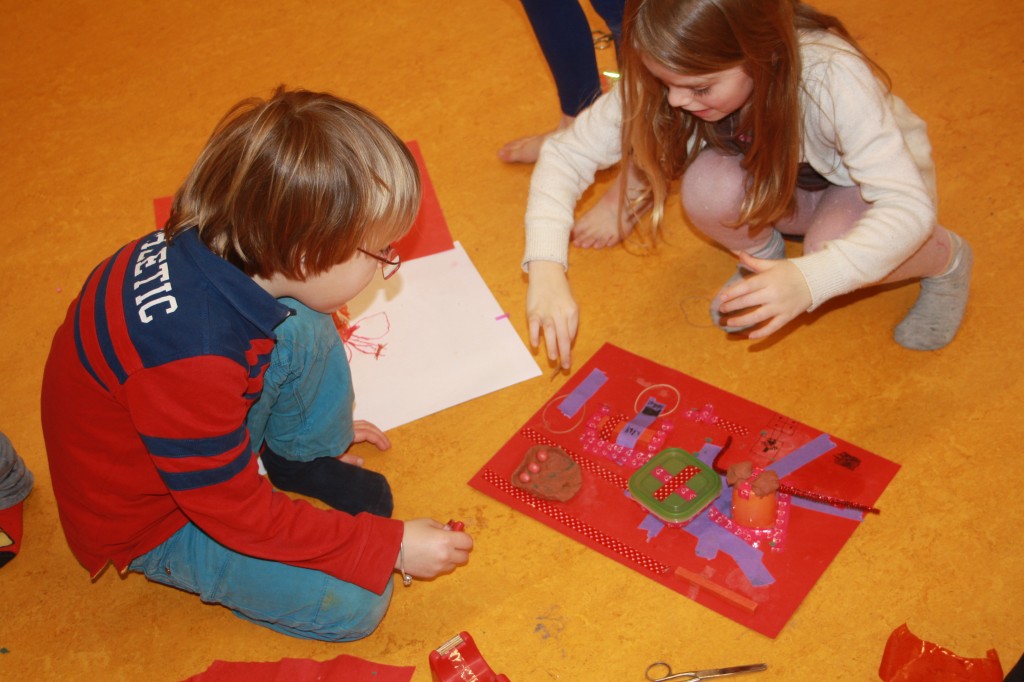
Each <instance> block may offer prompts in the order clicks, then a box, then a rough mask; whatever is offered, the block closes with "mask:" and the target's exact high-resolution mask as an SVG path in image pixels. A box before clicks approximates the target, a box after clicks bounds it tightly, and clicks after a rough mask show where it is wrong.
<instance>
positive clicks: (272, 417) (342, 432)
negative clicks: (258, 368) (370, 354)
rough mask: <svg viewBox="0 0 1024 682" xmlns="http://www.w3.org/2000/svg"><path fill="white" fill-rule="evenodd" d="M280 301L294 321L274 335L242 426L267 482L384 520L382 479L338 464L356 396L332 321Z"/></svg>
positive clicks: (388, 508) (386, 501)
mask: <svg viewBox="0 0 1024 682" xmlns="http://www.w3.org/2000/svg"><path fill="white" fill-rule="evenodd" d="M282 302H284V303H285V304H286V305H288V306H289V307H290V308H293V309H294V310H295V311H296V314H295V315H293V316H291V317H289V318H288V319H287V320H285V321H284V322H283V323H281V325H279V326H278V327H277V329H275V330H274V331H275V333H276V334H277V344H276V345H275V347H274V352H273V354H272V355H271V359H270V366H269V367H268V368H267V372H266V375H265V376H264V379H263V394H262V395H261V396H260V399H259V400H258V401H257V402H256V403H255V404H254V405H253V406H252V409H251V410H250V411H249V416H248V420H247V422H248V424H247V425H248V427H249V434H250V437H251V438H252V442H253V447H254V448H255V449H257V451H258V452H260V453H261V454H260V458H261V459H262V461H263V466H264V467H265V468H266V470H267V474H268V476H269V477H270V482H271V483H273V484H274V486H276V487H277V488H280V489H281V490H288V491H291V492H295V493H299V494H301V495H308V496H310V497H315V498H317V499H319V500H322V501H323V502H326V503H327V504H329V505H331V506H332V507H334V508H335V509H340V510H342V511H345V512H348V513H350V514H358V513H359V512H363V511H367V512H370V513H372V514H377V515H379V516H390V515H391V512H392V509H393V506H394V504H393V500H392V496H391V487H390V486H389V485H388V482H387V479H385V478H384V476H382V475H381V474H378V473H376V472H374V471H369V470H366V469H363V468H362V467H358V466H355V465H352V464H348V463H347V462H342V461H341V460H339V459H338V456H340V455H341V454H343V453H344V452H345V451H346V450H347V449H348V447H349V446H350V445H351V444H352V438H353V425H352V406H353V401H354V393H353V390H352V374H351V371H350V369H349V365H348V358H347V357H346V356H345V349H344V346H343V345H342V343H341V337H340V336H339V335H338V330H337V328H336V327H335V325H334V321H333V319H332V317H331V316H330V315H325V314H323V313H319V312H316V311H315V310H311V309H309V308H307V307H306V306H304V305H302V304H301V303H299V302H298V301H295V300H292V299H282ZM261 445H262V448H261Z"/></svg>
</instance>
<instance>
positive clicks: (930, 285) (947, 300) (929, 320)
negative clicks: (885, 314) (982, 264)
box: [893, 232, 974, 350]
mask: <svg viewBox="0 0 1024 682" xmlns="http://www.w3.org/2000/svg"><path fill="white" fill-rule="evenodd" d="M949 236H950V239H951V241H952V245H951V246H952V250H953V260H952V263H951V264H950V267H949V269H948V270H947V271H946V272H945V273H943V274H941V275H938V276H936V277H925V278H924V279H922V280H921V293H920V294H918V297H917V301H915V302H914V307H912V308H911V309H910V312H908V313H907V316H906V317H904V318H903V321H902V322H900V323H899V324H898V325H896V331H895V332H894V333H893V338H895V339H896V343H898V344H900V345H901V346H903V347H904V348H909V349H911V350H937V349H939V348H942V347H943V346H945V345H947V344H948V343H949V342H950V341H952V340H953V337H954V336H956V332H957V330H958V329H959V328H960V321H961V320H962V319H963V317H964V309H965V308H966V307H967V294H968V291H969V289H970V284H971V268H972V267H973V265H974V254H973V253H972V251H971V245H970V244H968V243H967V242H966V241H964V240H963V239H961V238H960V237H959V236H957V235H956V234H953V233H952V232H950V233H949Z"/></svg>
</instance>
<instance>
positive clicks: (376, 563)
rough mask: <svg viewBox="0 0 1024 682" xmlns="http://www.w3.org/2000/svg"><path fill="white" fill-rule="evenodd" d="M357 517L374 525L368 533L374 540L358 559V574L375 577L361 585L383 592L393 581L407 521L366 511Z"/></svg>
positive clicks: (374, 591) (376, 592)
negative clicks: (392, 576) (392, 575)
mask: <svg viewBox="0 0 1024 682" xmlns="http://www.w3.org/2000/svg"><path fill="white" fill-rule="evenodd" d="M356 518H357V519H359V520H360V521H362V522H363V523H369V524H370V525H371V527H372V530H371V532H370V533H369V534H368V537H370V538H371V539H372V540H371V542H370V543H369V544H368V545H367V546H366V547H365V551H364V552H363V554H362V556H360V557H359V559H358V564H359V566H358V573H357V574H359V575H366V576H373V578H372V579H368V580H367V581H366V584H364V585H361V587H365V588H366V589H368V590H370V591H371V592H373V593H374V594H383V592H384V590H386V589H387V586H388V583H390V582H391V574H392V573H394V571H395V564H396V563H397V562H398V550H399V549H400V548H401V546H402V536H403V535H404V534H405V523H404V522H403V521H399V520H397V519H388V518H384V517H383V516H374V515H373V514H367V513H365V512H364V513H362V514H359V515H358V516H356ZM364 571H365V572H364Z"/></svg>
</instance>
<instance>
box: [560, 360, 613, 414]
mask: <svg viewBox="0 0 1024 682" xmlns="http://www.w3.org/2000/svg"><path fill="white" fill-rule="evenodd" d="M606 381H608V375H607V374H605V373H604V372H602V371H601V370H599V369H595V370H593V371H592V372H591V373H590V376H588V377H587V378H586V379H584V380H583V381H581V382H580V384H579V386H577V387H576V388H575V390H573V392H572V393H570V394H569V395H567V396H565V400H563V401H562V402H561V403H559V405H558V411H559V412H561V413H562V414H564V415H565V416H566V417H569V418H570V419H571V418H573V417H575V416H576V413H577V412H579V411H580V409H581V408H582V407H583V405H584V404H585V403H586V402H587V401H588V400H590V398H591V397H593V395H594V394H595V393H597V392H598V390H600V388H601V387H602V386H604V382H606Z"/></svg>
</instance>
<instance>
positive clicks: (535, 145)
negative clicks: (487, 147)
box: [498, 114, 573, 163]
mask: <svg viewBox="0 0 1024 682" xmlns="http://www.w3.org/2000/svg"><path fill="white" fill-rule="evenodd" d="M572 121H573V117H572V116H566V115H564V114H563V115H562V119H561V120H560V121H559V122H558V126H557V127H556V128H555V129H554V130H550V131H548V132H546V133H541V134H540V135H530V136H529V137H520V138H519V139H518V140H512V141H511V142H507V143H505V145H504V146H503V147H502V148H501V149H499V150H498V158H499V159H501V160H502V161H504V162H505V163H536V162H537V157H539V156H540V148H541V145H543V144H544V140H546V139H548V136H549V135H551V134H552V133H557V132H558V131H559V130H562V129H564V128H568V127H569V125H570V124H571V123H572Z"/></svg>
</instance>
